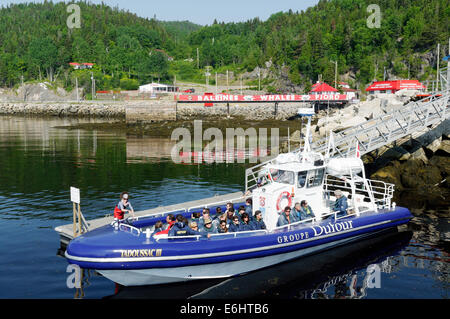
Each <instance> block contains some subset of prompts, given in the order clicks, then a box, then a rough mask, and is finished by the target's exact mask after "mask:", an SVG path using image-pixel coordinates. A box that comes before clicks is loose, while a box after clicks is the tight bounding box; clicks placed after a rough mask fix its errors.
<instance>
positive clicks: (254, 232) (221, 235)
mask: <svg viewBox="0 0 450 319" xmlns="http://www.w3.org/2000/svg"><path fill="white" fill-rule="evenodd" d="M268 232H269V231H268V230H267V229H258V230H247V231H239V232H231V233H220V234H211V237H226V236H228V237H234V238H236V237H239V236H240V235H241V234H255V235H256V234H257V233H262V234H267V233H268ZM201 237H204V235H190V236H167V237H160V238H157V237H154V238H155V240H156V241H160V240H162V239H167V240H171V241H172V240H177V239H195V240H197V241H198V240H199V239H200V238H201Z"/></svg>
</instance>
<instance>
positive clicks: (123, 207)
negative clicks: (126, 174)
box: [114, 192, 134, 221]
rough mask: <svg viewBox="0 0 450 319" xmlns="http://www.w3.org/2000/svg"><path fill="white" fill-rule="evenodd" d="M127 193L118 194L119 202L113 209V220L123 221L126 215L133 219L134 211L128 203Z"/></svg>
mask: <svg viewBox="0 0 450 319" xmlns="http://www.w3.org/2000/svg"><path fill="white" fill-rule="evenodd" d="M128 197H129V194H128V192H122V194H120V202H119V203H118V204H117V205H116V207H115V208H114V220H115V221H119V220H123V219H124V216H125V214H126V213H130V214H131V216H132V217H133V218H134V209H133V206H131V203H130V202H129V201H128Z"/></svg>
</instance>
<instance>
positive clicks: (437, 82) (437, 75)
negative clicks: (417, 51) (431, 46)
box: [436, 43, 440, 92]
mask: <svg viewBox="0 0 450 319" xmlns="http://www.w3.org/2000/svg"><path fill="white" fill-rule="evenodd" d="M439 49H440V44H439V43H438V47H437V72H436V92H438V91H439V51H440V50H439Z"/></svg>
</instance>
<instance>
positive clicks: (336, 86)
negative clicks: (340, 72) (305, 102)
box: [331, 60, 338, 89]
mask: <svg viewBox="0 0 450 319" xmlns="http://www.w3.org/2000/svg"><path fill="white" fill-rule="evenodd" d="M331 63H334V64H335V69H334V85H335V87H334V88H335V89H337V88H338V83H337V66H338V63H337V60H336V61H331Z"/></svg>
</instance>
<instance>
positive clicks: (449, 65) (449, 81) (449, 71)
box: [447, 38, 450, 90]
mask: <svg viewBox="0 0 450 319" xmlns="http://www.w3.org/2000/svg"><path fill="white" fill-rule="evenodd" d="M448 56H449V57H448V60H447V90H450V38H448Z"/></svg>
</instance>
